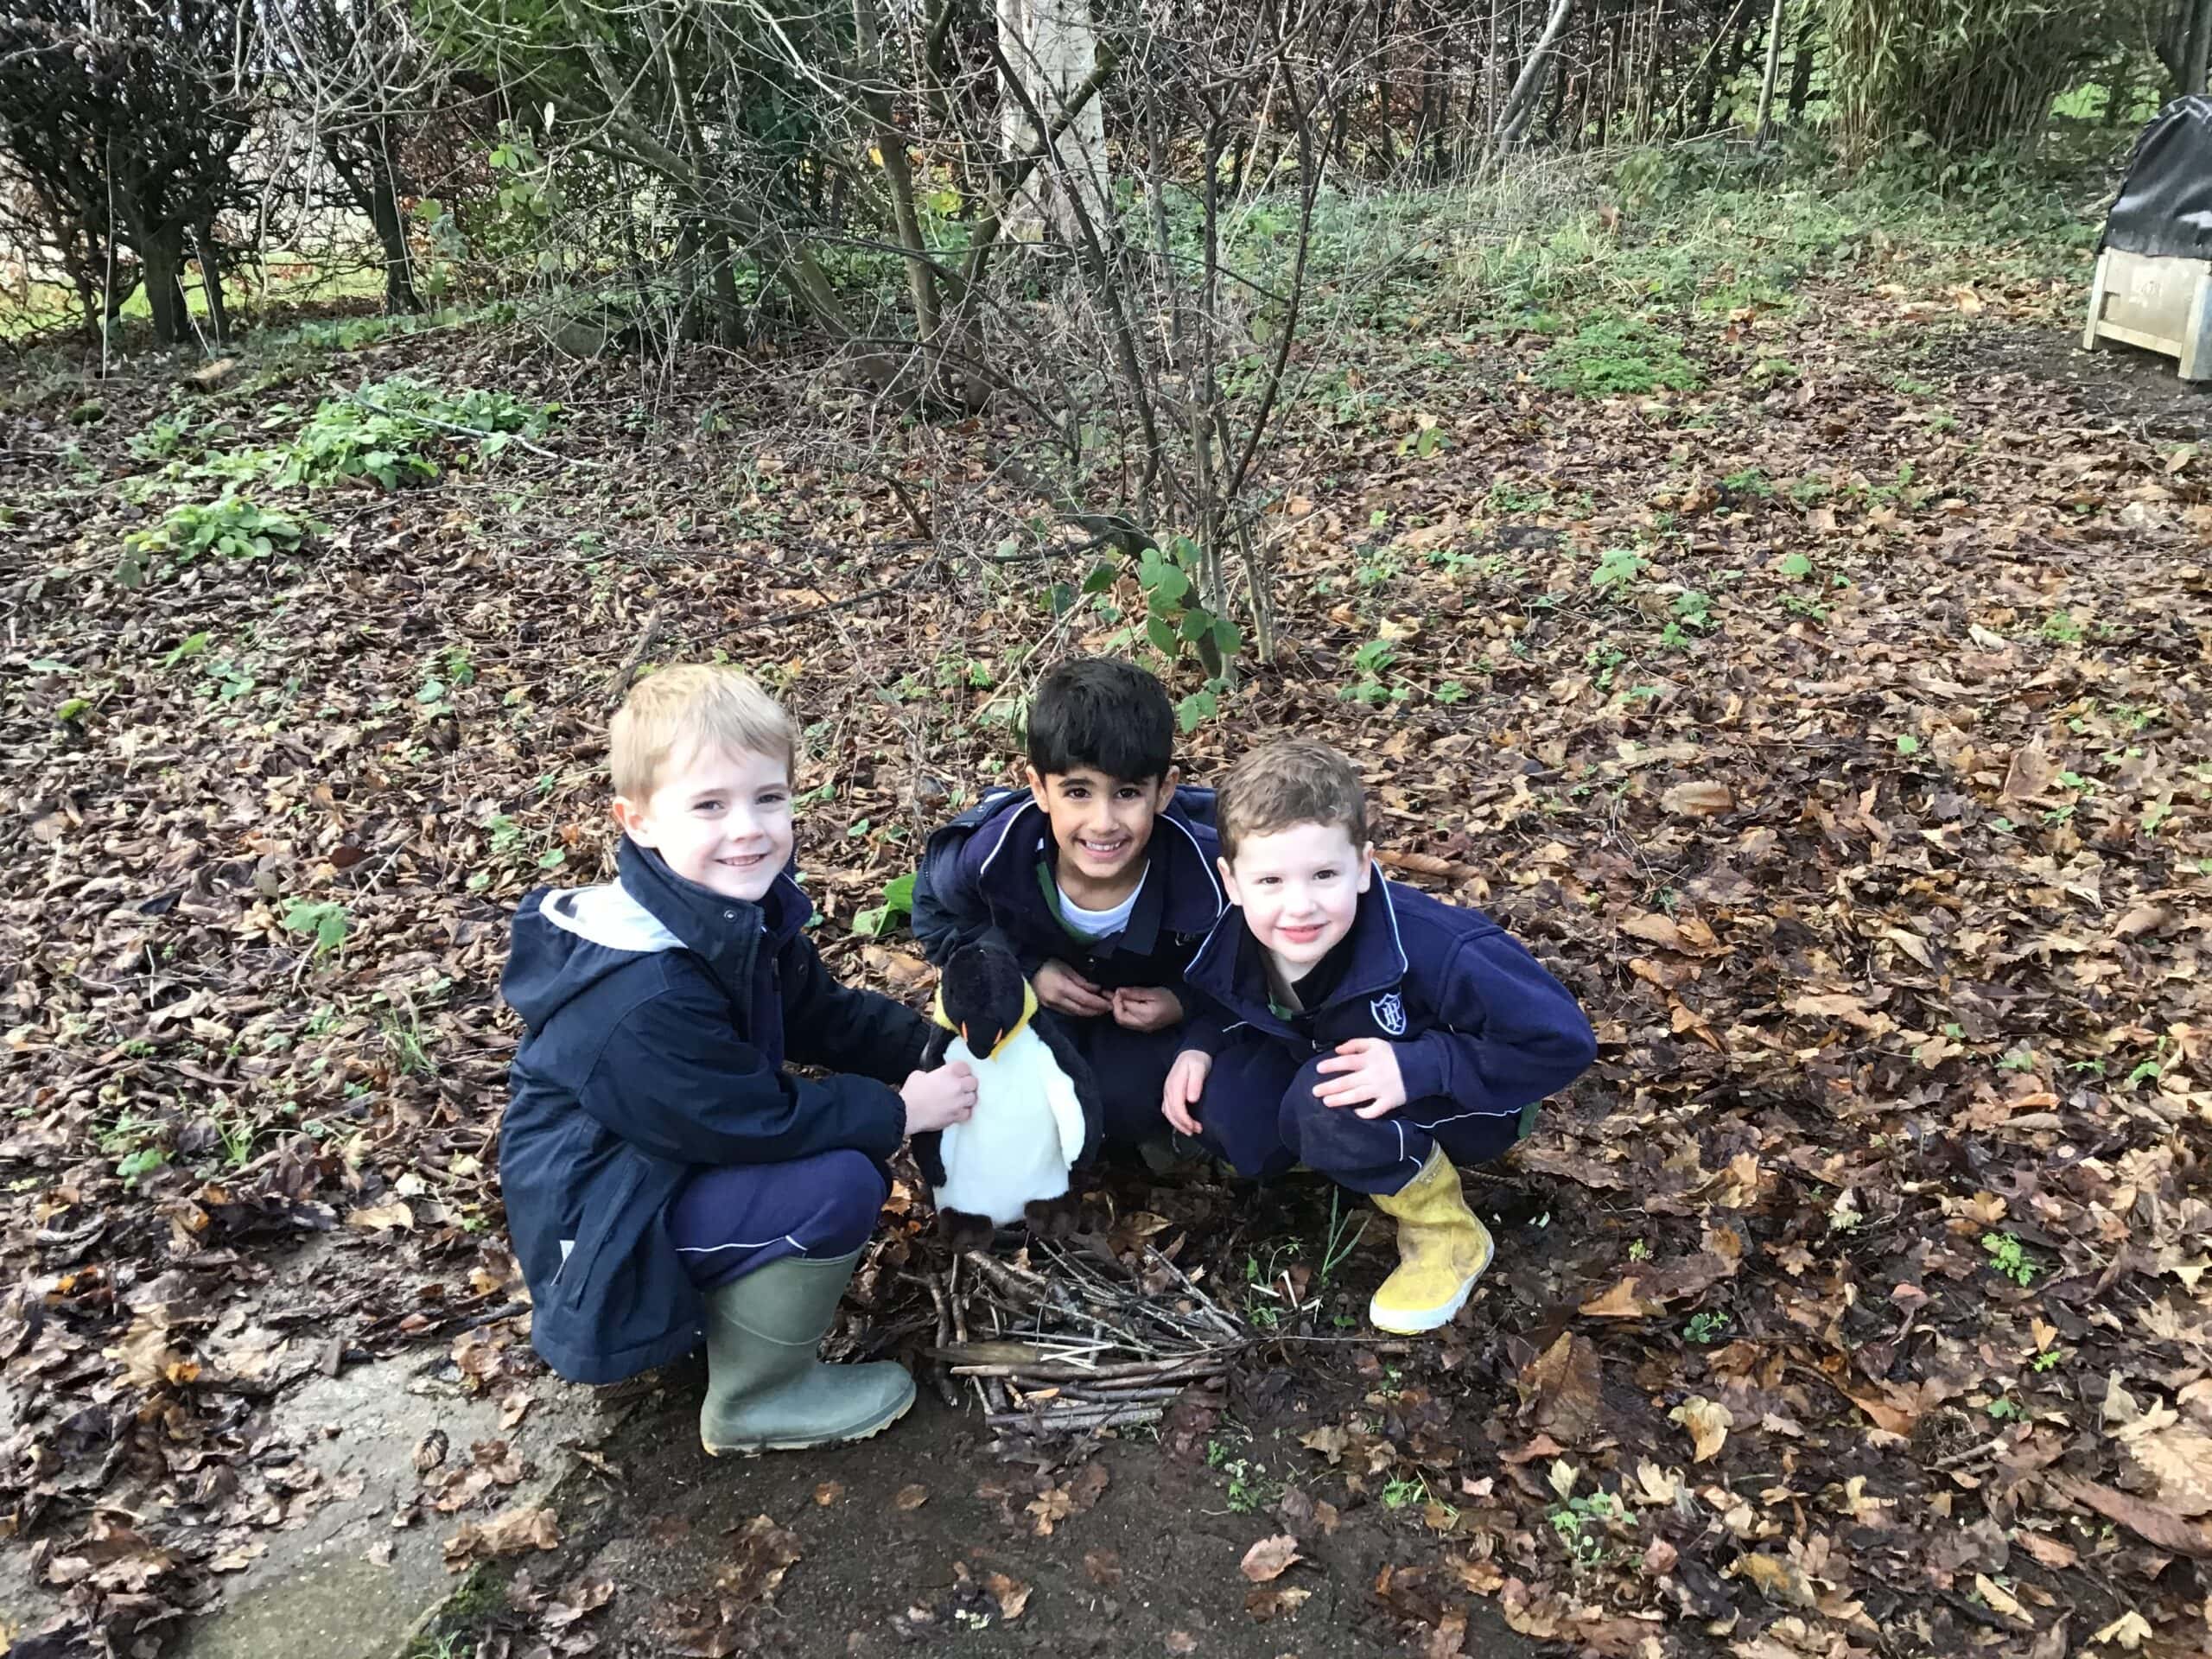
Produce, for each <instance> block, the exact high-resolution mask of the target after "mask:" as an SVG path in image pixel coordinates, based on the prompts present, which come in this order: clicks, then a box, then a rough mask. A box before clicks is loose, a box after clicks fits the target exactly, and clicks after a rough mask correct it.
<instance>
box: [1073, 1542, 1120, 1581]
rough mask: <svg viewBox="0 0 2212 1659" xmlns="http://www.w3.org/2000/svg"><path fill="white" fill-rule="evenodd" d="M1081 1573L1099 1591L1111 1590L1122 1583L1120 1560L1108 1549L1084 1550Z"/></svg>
mask: <svg viewBox="0 0 2212 1659" xmlns="http://www.w3.org/2000/svg"><path fill="white" fill-rule="evenodd" d="M1083 1573H1084V1577H1085V1578H1087V1579H1089V1580H1090V1581H1091V1583H1093V1584H1095V1585H1096V1586H1098V1587H1099V1588H1100V1589H1101V1590H1111V1589H1112V1588H1114V1586H1116V1585H1118V1584H1119V1583H1121V1581H1122V1558H1121V1557H1120V1556H1119V1555H1117V1554H1115V1553H1114V1552H1113V1551H1112V1550H1110V1549H1086V1550H1085V1551H1084V1553H1083Z"/></svg>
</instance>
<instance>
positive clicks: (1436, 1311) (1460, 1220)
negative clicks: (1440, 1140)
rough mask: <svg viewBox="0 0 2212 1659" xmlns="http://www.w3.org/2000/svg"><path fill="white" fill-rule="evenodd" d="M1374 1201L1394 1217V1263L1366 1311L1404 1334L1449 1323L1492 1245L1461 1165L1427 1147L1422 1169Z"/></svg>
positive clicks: (1385, 1326)
mask: <svg viewBox="0 0 2212 1659" xmlns="http://www.w3.org/2000/svg"><path fill="white" fill-rule="evenodd" d="M1375 1203H1376V1208H1378V1209H1380V1210H1381V1211H1383V1214H1384V1215H1386V1216H1391V1217H1395V1218H1396V1220H1397V1223H1398V1265H1397V1268H1395V1271H1393V1272H1392V1273H1391V1274H1390V1276H1389V1278H1388V1279H1385V1280H1384V1281H1383V1284H1382V1287H1381V1288H1379V1289H1378V1290H1376V1293H1375V1300H1373V1301H1372V1302H1370V1303H1369V1304H1368V1307H1367V1317H1368V1319H1370V1321H1371V1322H1372V1323H1374V1324H1375V1325H1377V1326H1378V1327H1380V1328H1381V1329H1383V1330H1384V1331H1395V1332H1400V1333H1402V1334H1403V1335H1407V1336H1411V1335H1413V1334H1414V1333H1415V1332H1421V1331H1433V1330H1435V1329H1436V1328H1437V1327H1438V1326H1440V1325H1449V1324H1450V1323H1451V1322H1452V1315H1453V1314H1454V1313H1458V1312H1459V1309H1460V1307H1461V1306H1463V1305H1464V1304H1465V1301H1466V1300H1467V1294H1468V1293H1469V1292H1470V1291H1471V1290H1473V1289H1474V1287H1475V1281H1476V1280H1478V1279H1479V1278H1481V1277H1482V1276H1483V1269H1484V1268H1487V1267H1489V1266H1490V1259H1491V1255H1492V1254H1493V1253H1494V1252H1495V1249H1496V1247H1495V1246H1494V1245H1492V1244H1491V1238H1490V1229H1489V1228H1487V1227H1485V1226H1484V1225H1483V1224H1482V1223H1481V1222H1479V1221H1478V1220H1476V1219H1475V1212H1474V1211H1471V1210H1470V1209H1468V1208H1467V1200H1466V1198H1465V1196H1464V1195H1462V1193H1461V1192H1460V1191H1459V1171H1458V1170H1457V1169H1454V1168H1453V1167H1452V1160H1450V1159H1448V1158H1446V1156H1445V1155H1444V1149H1443V1148H1442V1147H1431V1148H1429V1154H1428V1161H1427V1163H1425V1164H1423V1165H1422V1166H1421V1173H1420V1174H1418V1175H1416V1176H1414V1178H1413V1179H1411V1180H1410V1181H1408V1182H1407V1183H1406V1184H1405V1185H1403V1186H1402V1187H1400V1188H1399V1189H1398V1190H1397V1191H1396V1192H1377V1193H1376V1195H1375Z"/></svg>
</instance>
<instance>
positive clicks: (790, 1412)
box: [699, 1250, 914, 1456]
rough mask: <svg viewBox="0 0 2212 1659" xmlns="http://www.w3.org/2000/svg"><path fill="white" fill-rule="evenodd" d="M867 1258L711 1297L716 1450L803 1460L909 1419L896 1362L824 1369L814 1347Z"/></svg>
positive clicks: (778, 1275)
mask: <svg viewBox="0 0 2212 1659" xmlns="http://www.w3.org/2000/svg"><path fill="white" fill-rule="evenodd" d="M860 1259H861V1257H860V1252H859V1251H858V1250H855V1251H854V1252H853V1253H852V1254H851V1255H841V1256H838V1257H836V1258H835V1259H834V1260H830V1261H823V1262H810V1261H807V1260H805V1259H804V1258H803V1257H799V1256H790V1257H786V1258H785V1260H783V1261H781V1262H770V1263H769V1264H768V1265H767V1266H766V1267H765V1268H760V1270H759V1271H758V1272H755V1273H748V1274H746V1275H745V1277H743V1278H742V1279H738V1280H734V1281H731V1282H730V1283H728V1284H727V1285H722V1286H719V1287H716V1288H715V1289H713V1290H710V1291H709V1292H707V1294H706V1295H707V1398H706V1402H705V1403H704V1404H703V1405H702V1406H701V1407H700V1408H699V1439H700V1440H701V1441H702V1442H703V1443H704V1444H705V1446H706V1448H707V1450H708V1452H709V1453H712V1454H714V1455H716V1456H719V1455H720V1454H721V1453H722V1452H746V1453H748V1454H749V1453H752V1452H803V1451H805V1450H806V1449H807V1448H808V1447H810V1446H835V1445H836V1444H837V1443H839V1442H840V1441H842V1440H866V1439H867V1438H868V1436H869V1435H871V1434H873V1433H876V1432H877V1431H878V1430H879V1429H883V1428H887V1427H890V1426H891V1425H892V1424H893V1423H895V1422H897V1421H899V1419H900V1418H901V1417H903V1416H905V1415H906V1408H907V1407H909V1406H911V1405H912V1404H913V1403H914V1379H913V1378H912V1377H911V1376H908V1375H907V1374H906V1367H905V1366H903V1365H899V1364H895V1363H891V1362H890V1361H887V1360H885V1361H877V1362H876V1363H873V1364H867V1365H824V1364H823V1363H822V1362H821V1361H820V1360H818V1359H817V1358H816V1357H814V1350H815V1344H817V1343H818V1342H820V1341H821V1340H822V1337H823V1332H826V1331H828V1330H829V1322H830V1321H831V1320H832V1319H836V1316H837V1299H838V1298H839V1297H840V1296H842V1295H843V1294H845V1287H846V1286H847V1285H848V1284H849V1283H850V1282H851V1281H852V1277H853V1269H854V1268H855V1267H856V1266H857V1265H858V1264H859V1262H860Z"/></svg>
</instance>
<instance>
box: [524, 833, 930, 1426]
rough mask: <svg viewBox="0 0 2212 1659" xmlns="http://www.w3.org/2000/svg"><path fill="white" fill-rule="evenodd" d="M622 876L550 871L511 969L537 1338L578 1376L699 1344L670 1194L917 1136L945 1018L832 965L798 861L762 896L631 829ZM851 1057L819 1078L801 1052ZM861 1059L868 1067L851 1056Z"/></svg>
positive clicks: (630, 1366) (609, 1379) (558, 1364)
mask: <svg viewBox="0 0 2212 1659" xmlns="http://www.w3.org/2000/svg"><path fill="white" fill-rule="evenodd" d="M618 868H619V870H620V880H618V881H615V882H613V883H610V884H608V885H607V886H603V887H575V888H569V889H565V890H557V891H556V890H555V889H552V888H540V889H539V890H538V891H537V892H536V893H531V895H530V896H529V897H528V898H526V899H524V900H523V901H522V907H521V909H520V910H519V911H518V912H516V915H515V925H514V940H513V944H512V947H511V948H510V950H509V952H508V956H507V969H506V973H505V976H504V977H503V978H502V979H501V980H500V982H499V989H500V992H501V994H502V995H505V998H506V1000H507V1001H509V1002H510V1003H512V1005H513V1006H514V1008H515V1010H516V1012H517V1013H518V1014H521V1015H522V1017H523V1021H524V1025H525V1026H527V1027H528V1028H529V1029H528V1033H527V1034H526V1035H525V1036H524V1038H523V1040H522V1046H521V1048H520V1049H519V1051H518V1052H517V1053H516V1055H515V1062H514V1067H513V1070H512V1073H511V1074H510V1084H511V1087H512V1091H513V1092H512V1099H511V1100H510V1102H509V1103H508V1106H507V1110H506V1116H505V1119H504V1120H503V1121H502V1122H501V1124H500V1128H499V1180H500V1185H501V1187H502V1189H503V1190H504V1192H505V1198H506V1205H507V1226H508V1230H509V1231H510V1232H511V1233H512V1235H513V1239H514V1250H515V1255H516V1257H517V1259H518V1261H519V1262H521V1264H522V1270H523V1276H524V1279H526V1280H527V1281H529V1285H530V1294H531V1301H532V1303H533V1304H534V1308H533V1313H532V1315H531V1342H532V1343H533V1344H535V1345H536V1347H537V1351H538V1352H539V1353H540V1354H542V1355H543V1356H544V1357H545V1362H546V1363H548V1364H549V1365H550V1366H552V1368H553V1369H554V1370H556V1371H558V1372H559V1373H560V1374H561V1375H562V1376H565V1377H568V1378H569V1379H571V1380H572V1381H575V1382H578V1383H613V1382H619V1381H620V1380H621V1379H622V1378H623V1377H626V1376H634V1375H635V1374H637V1373H638V1372H639V1371H642V1370H649V1369H650V1368H652V1367H653V1366H655V1365H662V1364H665V1363H668V1362H669V1361H671V1360H673V1359H676V1358H678V1357H681V1356H682V1355H683V1354H686V1353H688V1352H690V1351H691V1350H692V1349H693V1348H695V1347H696V1346H697V1345H698V1344H699V1343H700V1342H701V1341H702V1340H703V1338H704V1331H703V1328H702V1314H703V1311H704V1310H703V1308H702V1304H701V1301H700V1299H699V1294H698V1292H697V1291H696V1290H695V1289H693V1288H692V1285H691V1281H690V1275H688V1274H686V1273H685V1272H684V1270H683V1262H682V1261H681V1259H680V1258H679V1257H678V1256H677V1253H676V1247H675V1246H674V1244H673V1243H671V1242H670V1239H669V1236H668V1231H667V1228H666V1226H665V1225H664V1211H666V1210H667V1208H668V1206H669V1205H670V1203H671V1201H672V1200H673V1199H674V1198H675V1197H676V1195H677V1190H678V1189H679V1188H680V1187H681V1186H682V1185H683V1183H684V1181H685V1180H686V1179H689V1178H690V1176H691V1175H693V1174H695V1173H697V1172H698V1171H699V1170H701V1169H703V1168H708V1167H712V1166H720V1165H729V1164H772V1163H781V1162H784V1161H786V1160H791V1159H793V1158H804V1157H808V1156H810V1155H811V1154H815V1153H819V1152H828V1151H831V1150H833V1149H836V1148H839V1147H849V1148H852V1149H854V1150H855V1151H859V1152H863V1153H866V1154H868V1155H869V1156H870V1157H873V1158H875V1159H878V1160H881V1159H886V1158H888V1157H890V1156H891V1154H893V1153H894V1152H896V1151H897V1150H898V1149H899V1141H900V1140H901V1139H903V1138H904V1136H905V1135H906V1103H905V1102H903V1101H902V1100H900V1098H899V1094H898V1091H897V1089H896V1087H895V1086H894V1085H895V1084H898V1083H899V1082H903V1081H904V1080H905V1078H906V1074H907V1073H908V1072H909V1071H912V1070H913V1069H914V1066H915V1065H916V1063H917V1062H918V1060H919V1059H920V1058H921V1053H922V1047H923V1045H924V1044H925V1043H926V1042H927V1041H928V1040H929V1031H930V1028H929V1025H928V1023H927V1022H926V1021H925V1020H923V1019H922V1017H921V1016H920V1015H919V1014H916V1013H915V1012H914V1011H913V1010H912V1009H911V1008H907V1007H902V1006H901V1005H900V1004H899V1003H897V1002H894V1001H892V1000H891V999H890V998H889V997H887V996H878V995H875V994H874V993H873V992H870V991H860V990H854V989H852V988H849V987H846V986H843V985H840V984H838V983H837V982H836V980H834V979H832V978H831V977H830V976H829V969H826V968H824V967H823V965H822V958H821V957H819V956H817V954H816V953H815V949H814V946H813V944H812V943H811V942H810V940H809V939H808V938H806V936H805V934H804V932H803V931H801V930H802V929H804V926H805V925H806V921H807V918H808V917H809V916H810V915H811V914H812V912H813V905H812V903H811V902H810V900H809V899H807V897H806V895H805V894H804V893H801V892H800V891H799V889H798V884H797V883H796V882H794V881H793V880H791V877H790V876H789V875H788V874H785V875H779V877H777V879H776V885H775V887H773V888H772V889H771V890H770V891H769V893H767V894H766V897H765V898H764V899H762V900H761V901H760V903H759V904H758V905H750V904H747V903H746V902H744V901H743V900H742V899H726V898H724V897H722V896H721V894H719V893H714V892H712V891H710V890H709V889H708V888H706V887H701V886H699V885H698V884H697V883H696V882H692V881H687V880H683V878H682V877H681V876H678V875H677V874H675V873H674V872H673V871H672V870H671V869H670V868H668V865H667V863H666V862H665V861H664V860H663V859H662V858H661V857H660V855H658V853H654V852H652V851H649V850H648V849H645V848H641V847H639V846H638V845H636V844H635V843H634V842H631V841H630V840H629V839H627V838H625V839H624V840H623V842H622V848H621V853H620V859H619V863H618ZM787 1058H788V1059H791V1060H796V1061H800V1062H813V1063H818V1064H822V1065H835V1066H837V1067H838V1068H840V1072H841V1074H840V1075H835V1076H831V1077H825V1078H823V1080H821V1081H820V1082H818V1083H817V1082H807V1081H803V1080H801V1079H799V1078H798V1077H792V1076H791V1074H790V1073H788V1072H787V1071H785V1070H784V1064H785V1060H786V1059H787ZM853 1072H859V1073H861V1074H862V1075H860V1076H854V1075H851V1074H852V1073H853Z"/></svg>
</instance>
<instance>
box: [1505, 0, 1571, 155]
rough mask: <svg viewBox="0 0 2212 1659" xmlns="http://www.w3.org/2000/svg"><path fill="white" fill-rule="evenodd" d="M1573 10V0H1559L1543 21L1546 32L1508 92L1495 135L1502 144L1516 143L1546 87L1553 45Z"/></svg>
mask: <svg viewBox="0 0 2212 1659" xmlns="http://www.w3.org/2000/svg"><path fill="white" fill-rule="evenodd" d="M1573 10H1574V0H1558V3H1556V4H1555V5H1554V6H1553V8H1552V15H1551V21H1550V22H1547V23H1546V24H1545V25H1544V32H1543V33H1542V34H1541V35H1539V36H1538V37H1537V39H1536V44H1535V46H1534V47H1533V48H1530V50H1529V60H1528V61H1527V62H1526V63H1524V64H1522V66H1521V76H1520V79H1517V80H1516V81H1515V82H1514V83H1513V90H1512V91H1511V92H1509V93H1507V94H1506V98H1505V109H1504V111H1503V113H1502V114H1501V116H1500V117H1499V120H1498V125H1497V129H1496V137H1497V142H1498V144H1499V147H1500V148H1501V149H1502V148H1504V147H1506V146H1509V145H1510V144H1512V143H1516V142H1517V141H1518V140H1519V138H1520V137H1521V135H1522V132H1523V131H1525V130H1527V128H1528V125H1529V118H1530V117H1531V116H1533V115H1534V114H1535V111H1536V104H1537V94H1538V93H1539V92H1541V91H1542V90H1543V83H1544V70H1545V67H1546V65H1547V64H1548V62H1549V61H1550V58H1551V53H1552V48H1553V47H1554V45H1555V44H1557V42H1558V41H1559V35H1560V30H1561V29H1565V28H1566V27H1567V14H1568V13H1569V12H1571V11H1573Z"/></svg>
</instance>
